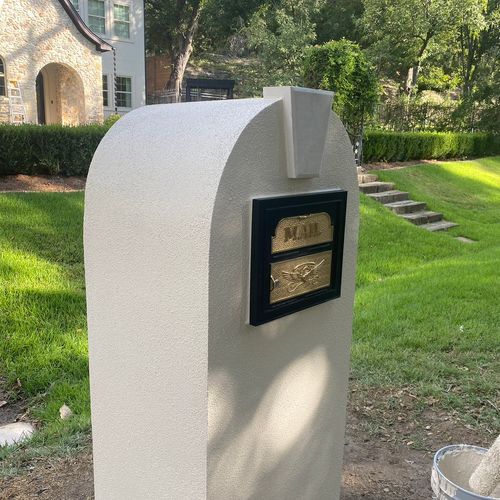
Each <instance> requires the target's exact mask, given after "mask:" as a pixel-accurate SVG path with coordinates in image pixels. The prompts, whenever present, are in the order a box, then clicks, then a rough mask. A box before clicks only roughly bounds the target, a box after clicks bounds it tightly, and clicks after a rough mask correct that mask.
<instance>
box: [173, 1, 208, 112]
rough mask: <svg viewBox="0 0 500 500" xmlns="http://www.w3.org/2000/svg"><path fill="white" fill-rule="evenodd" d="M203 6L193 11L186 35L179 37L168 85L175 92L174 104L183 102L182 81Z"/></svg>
mask: <svg viewBox="0 0 500 500" xmlns="http://www.w3.org/2000/svg"><path fill="white" fill-rule="evenodd" d="M201 6H202V2H199V3H198V5H197V7H195V8H194V9H193V12H192V14H191V17H190V19H189V21H188V25H187V29H186V31H185V32H184V33H181V34H180V35H179V42H178V46H177V50H175V52H174V54H173V55H174V61H173V64H172V72H171V73H170V77H169V79H168V81H167V84H166V89H167V90H170V91H173V94H174V96H173V102H180V100H181V89H182V80H183V78H184V71H185V70H186V66H187V64H188V62H189V58H190V57H191V54H192V52H193V40H194V36H195V34H196V30H197V28H198V21H199V19H200V13H201Z"/></svg>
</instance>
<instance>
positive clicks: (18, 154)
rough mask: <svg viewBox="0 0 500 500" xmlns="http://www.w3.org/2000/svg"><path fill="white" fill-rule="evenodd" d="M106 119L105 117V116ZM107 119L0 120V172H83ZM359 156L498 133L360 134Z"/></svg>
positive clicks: (446, 154) (477, 148) (475, 147)
mask: <svg viewBox="0 0 500 500" xmlns="http://www.w3.org/2000/svg"><path fill="white" fill-rule="evenodd" d="M110 121H111V120H110ZM108 129H109V126H107V125H82V126H79V127H64V126H61V125H0V175H10V174H28V175H35V174H48V175H80V176H85V175H87V172H88V169H89V166H90V162H91V161H92V157H93V156H94V152H95V150H96V149H97V146H98V145H99V142H101V139H102V138H103V137H104V135H105V134H106V132H107V131H108ZM363 144H364V147H363V160H364V161H365V162H370V161H406V160H425V159H437V160H441V159H446V158H464V157H480V156H489V155H494V154H500V136H498V135H492V134H487V133H479V132H478V133H474V134H468V133H453V132H388V131H382V130H373V131H368V132H366V134H365V138H364V143H363Z"/></svg>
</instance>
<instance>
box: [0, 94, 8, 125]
mask: <svg viewBox="0 0 500 500" xmlns="http://www.w3.org/2000/svg"><path fill="white" fill-rule="evenodd" d="M8 121H9V101H8V100H7V98H6V97H4V96H1V95H0V123H6V122H8Z"/></svg>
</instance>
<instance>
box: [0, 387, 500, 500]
mask: <svg viewBox="0 0 500 500" xmlns="http://www.w3.org/2000/svg"><path fill="white" fill-rule="evenodd" d="M438 403H439V402H438V401H437V400H436V399H435V398H432V397H428V398H418V397H417V396H416V395H415V394H413V393H412V390H411V389H410V388H400V389H396V388H395V389H393V390H392V389H391V390H389V389H379V390H377V389H376V390H373V389H370V390H369V391H367V390H362V389H359V388H356V387H353V388H352V389H351V394H350V401H349V407H348V417H347V428H346V437H345V446H344V471H343V477H342V493H341V497H340V498H341V500H359V499H366V500H421V499H429V498H431V497H432V491H431V488H430V474H431V468H432V458H433V456H434V453H435V452H436V451H437V450H438V449H439V448H441V447H443V446H446V445H448V444H456V443H468V444H475V445H479V446H488V445H489V444H490V441H492V439H493V437H494V436H493V435H492V431H488V430H482V429H479V430H478V429H473V428H471V427H468V426H467V425H466V424H464V423H462V422H461V421H460V420H459V419H458V417H457V416H456V415H454V414H453V413H451V414H449V413H447V412H446V411H444V410H443V409H442V408H441V407H440V406H439V404H438ZM34 498H36V499H51V500H84V499H85V500H87V499H93V498H94V497H93V476H92V455H91V452H90V450H89V449H86V450H85V451H83V452H81V453H79V454H78V455H75V456H71V457H69V458H64V459H50V458H49V459H48V458H43V459H40V460H38V461H36V462H34V463H31V464H30V465H29V466H28V468H27V469H26V470H25V471H24V472H23V473H22V474H20V475H18V476H15V477H9V478H6V479H3V480H0V499H2V500H3V499H6V500H7V499H9V500H10V499H20V500H24V499H34Z"/></svg>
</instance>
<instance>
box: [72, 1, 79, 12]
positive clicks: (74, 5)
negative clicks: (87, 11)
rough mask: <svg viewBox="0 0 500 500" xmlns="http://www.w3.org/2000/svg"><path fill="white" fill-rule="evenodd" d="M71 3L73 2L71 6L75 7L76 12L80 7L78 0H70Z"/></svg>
mask: <svg viewBox="0 0 500 500" xmlns="http://www.w3.org/2000/svg"><path fill="white" fill-rule="evenodd" d="M71 3H72V4H73V7H74V8H75V10H76V11H77V12H78V10H79V9H80V5H79V4H78V0H71Z"/></svg>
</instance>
